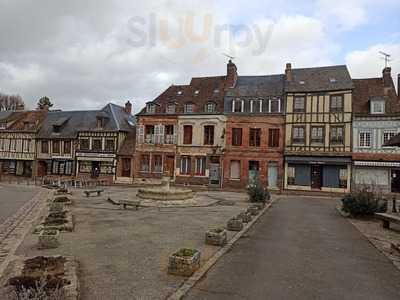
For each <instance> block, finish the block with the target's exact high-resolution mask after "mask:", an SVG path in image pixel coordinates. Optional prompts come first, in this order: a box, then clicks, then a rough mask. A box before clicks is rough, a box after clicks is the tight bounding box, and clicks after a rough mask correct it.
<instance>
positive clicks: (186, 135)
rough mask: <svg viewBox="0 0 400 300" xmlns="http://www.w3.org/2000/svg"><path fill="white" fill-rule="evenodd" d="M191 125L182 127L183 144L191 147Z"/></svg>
mask: <svg viewBox="0 0 400 300" xmlns="http://www.w3.org/2000/svg"><path fill="white" fill-rule="evenodd" d="M192 132H193V127H192V125H184V126H183V144H185V145H191V144H192Z"/></svg>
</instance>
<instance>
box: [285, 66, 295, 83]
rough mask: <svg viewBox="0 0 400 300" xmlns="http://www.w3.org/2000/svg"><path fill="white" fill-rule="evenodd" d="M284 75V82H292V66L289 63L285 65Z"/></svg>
mask: <svg viewBox="0 0 400 300" xmlns="http://www.w3.org/2000/svg"><path fill="white" fill-rule="evenodd" d="M285 75H286V80H287V81H292V80H293V75H292V64H291V63H287V64H286V69H285Z"/></svg>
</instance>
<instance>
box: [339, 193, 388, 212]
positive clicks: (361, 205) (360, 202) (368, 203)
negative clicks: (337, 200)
mask: <svg viewBox="0 0 400 300" xmlns="http://www.w3.org/2000/svg"><path fill="white" fill-rule="evenodd" d="M386 209H387V202H386V201H384V200H382V199H380V198H379V197H378V196H377V194H376V193H374V192H372V191H369V190H367V189H365V188H364V189H361V190H359V191H355V192H352V193H351V194H348V195H346V196H344V197H343V198H342V210H343V211H344V212H347V213H350V214H351V215H352V216H369V215H373V214H374V213H376V212H385V211H386Z"/></svg>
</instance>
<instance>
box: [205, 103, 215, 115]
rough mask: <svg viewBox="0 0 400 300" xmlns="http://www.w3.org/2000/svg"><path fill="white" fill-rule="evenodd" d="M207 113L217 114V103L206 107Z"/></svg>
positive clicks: (208, 104)
mask: <svg viewBox="0 0 400 300" xmlns="http://www.w3.org/2000/svg"><path fill="white" fill-rule="evenodd" d="M205 112H208V113H212V112H215V103H214V102H208V103H207V104H206V106H205Z"/></svg>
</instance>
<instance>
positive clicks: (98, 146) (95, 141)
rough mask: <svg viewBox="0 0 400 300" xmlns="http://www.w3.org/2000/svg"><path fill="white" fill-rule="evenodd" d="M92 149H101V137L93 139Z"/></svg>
mask: <svg viewBox="0 0 400 300" xmlns="http://www.w3.org/2000/svg"><path fill="white" fill-rule="evenodd" d="M92 150H93V151H101V139H93V140H92Z"/></svg>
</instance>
